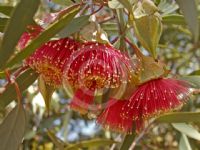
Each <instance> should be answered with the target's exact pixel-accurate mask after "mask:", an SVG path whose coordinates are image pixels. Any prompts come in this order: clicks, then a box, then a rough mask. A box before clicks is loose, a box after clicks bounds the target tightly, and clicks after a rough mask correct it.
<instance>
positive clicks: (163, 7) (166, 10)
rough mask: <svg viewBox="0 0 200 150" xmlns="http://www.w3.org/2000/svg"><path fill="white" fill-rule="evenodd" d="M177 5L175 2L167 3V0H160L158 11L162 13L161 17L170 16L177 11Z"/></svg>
mask: <svg viewBox="0 0 200 150" xmlns="http://www.w3.org/2000/svg"><path fill="white" fill-rule="evenodd" d="M178 8H179V7H178V5H177V4H176V3H175V2H169V1H167V0H162V1H161V2H160V3H159V5H158V9H159V10H160V11H161V12H162V15H166V14H170V13H172V12H174V11H176V10H177V9H178Z"/></svg>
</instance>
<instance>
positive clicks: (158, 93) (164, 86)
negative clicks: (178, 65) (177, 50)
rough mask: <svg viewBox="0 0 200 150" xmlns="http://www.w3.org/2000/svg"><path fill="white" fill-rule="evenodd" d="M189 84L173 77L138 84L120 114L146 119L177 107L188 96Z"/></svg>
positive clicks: (126, 116) (136, 118) (130, 117)
mask: <svg viewBox="0 0 200 150" xmlns="http://www.w3.org/2000/svg"><path fill="white" fill-rule="evenodd" d="M188 87H189V85H188V84H187V83H186V82H184V81H180V80H175V79H170V78H168V79H164V78H160V79H154V80H150V81H148V82H146V83H144V84H142V85H140V86H139V87H138V88H137V89H136V90H135V91H134V92H133V94H132V96H131V97H130V98H129V100H128V101H127V102H126V104H125V105H124V106H123V107H122V112H123V113H122V116H123V117H125V118H129V119H132V120H138V119H140V118H142V119H146V118H149V117H153V116H156V115H159V114H161V113H164V112H168V111H172V110H175V109H178V108H180V107H181V106H182V104H183V103H184V102H185V100H186V99H187V98H188V96H189V93H190V91H189V88H188Z"/></svg>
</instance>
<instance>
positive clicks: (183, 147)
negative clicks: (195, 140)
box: [179, 134, 192, 150]
mask: <svg viewBox="0 0 200 150" xmlns="http://www.w3.org/2000/svg"><path fill="white" fill-rule="evenodd" d="M179 150H192V147H191V146H190V143H189V140H188V138H187V136H186V135H185V134H181V138H180V142H179Z"/></svg>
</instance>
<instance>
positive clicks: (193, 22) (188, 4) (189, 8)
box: [177, 0, 200, 42]
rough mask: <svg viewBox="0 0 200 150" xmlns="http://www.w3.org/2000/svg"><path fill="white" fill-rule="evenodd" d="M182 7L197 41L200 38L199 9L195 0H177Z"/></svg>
mask: <svg viewBox="0 0 200 150" xmlns="http://www.w3.org/2000/svg"><path fill="white" fill-rule="evenodd" d="M177 3H178V4H179V6H180V9H181V10H182V12H183V15H184V17H185V20H186V22H187V24H188V26H189V28H190V30H191V32H192V34H193V36H194V40H195V42H197V41H198V39H199V27H200V26H199V21H198V11H197V5H196V1H195V0H190V1H188V0H177Z"/></svg>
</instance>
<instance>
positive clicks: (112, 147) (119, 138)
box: [110, 134, 121, 150]
mask: <svg viewBox="0 0 200 150" xmlns="http://www.w3.org/2000/svg"><path fill="white" fill-rule="evenodd" d="M115 141H117V142H118V141H119V142H121V134H119V135H118V136H117V137H116V138H115ZM116 146H117V144H116V143H114V144H113V145H112V146H111V148H110V150H114V149H115V147H116Z"/></svg>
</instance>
